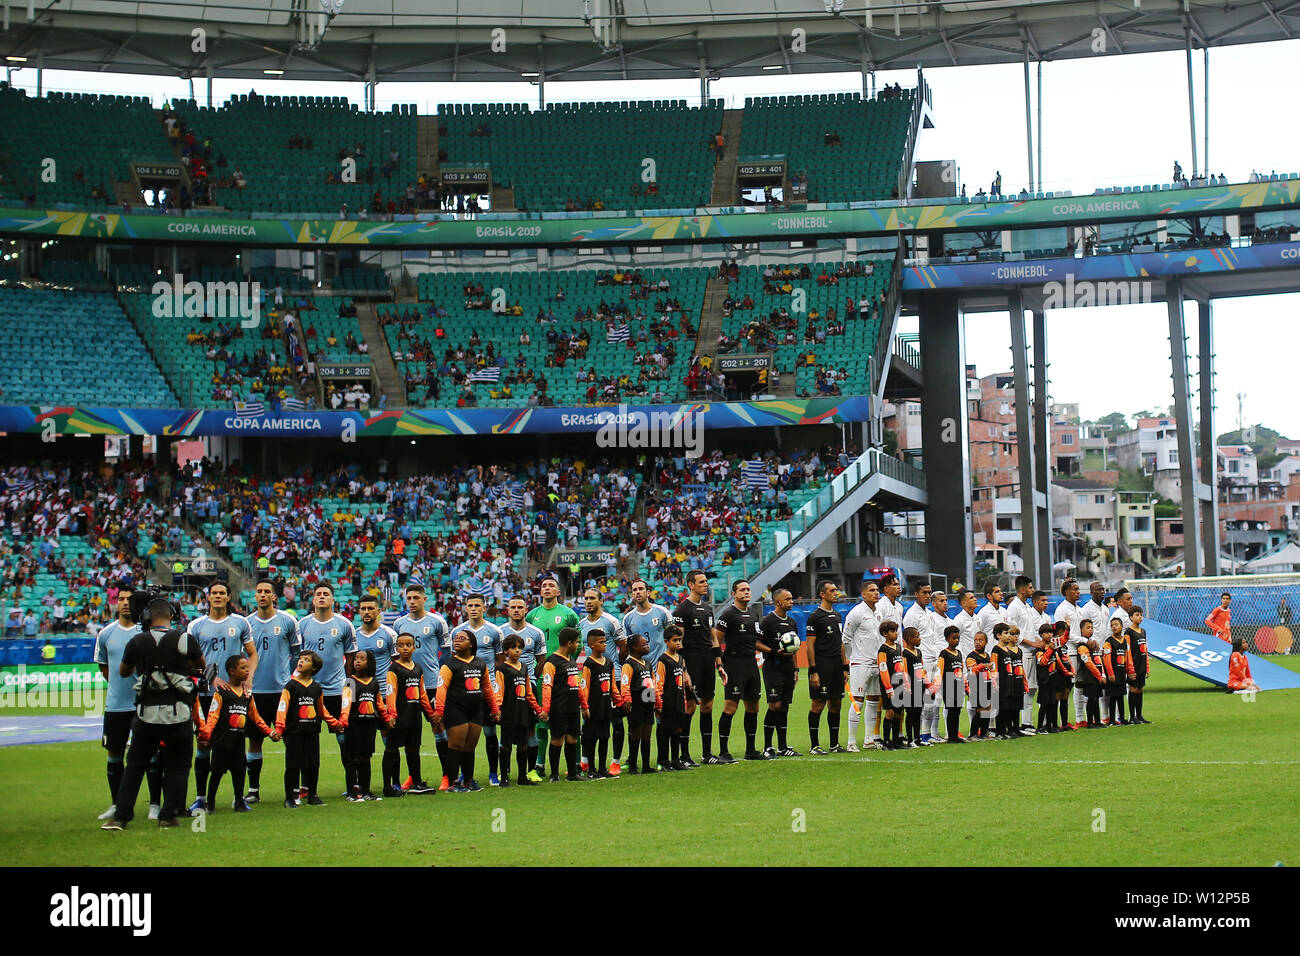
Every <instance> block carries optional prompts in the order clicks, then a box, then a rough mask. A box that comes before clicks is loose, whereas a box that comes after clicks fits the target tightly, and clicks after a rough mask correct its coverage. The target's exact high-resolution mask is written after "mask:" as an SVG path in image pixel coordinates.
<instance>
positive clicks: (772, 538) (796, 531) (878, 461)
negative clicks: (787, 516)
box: [742, 448, 929, 594]
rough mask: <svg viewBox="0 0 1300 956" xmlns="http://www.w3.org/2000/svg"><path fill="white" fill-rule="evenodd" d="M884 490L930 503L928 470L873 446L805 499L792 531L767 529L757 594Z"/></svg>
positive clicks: (752, 581) (752, 582)
mask: <svg viewBox="0 0 1300 956" xmlns="http://www.w3.org/2000/svg"><path fill="white" fill-rule="evenodd" d="M882 493H883V494H887V495H895V496H897V497H899V498H903V499H905V500H907V501H911V502H915V503H916V504H918V505H925V504H927V503H928V501H929V497H928V495H927V494H926V490H925V473H924V472H923V471H921V470H920V469H919V468H915V467H913V466H911V465H908V464H905V463H903V462H901V461H899V460H898V459H897V458H893V457H892V456H890V455H886V454H885V453H884V452H882V451H880V450H879V449H876V448H872V449H870V450H868V451H867V453H866V454H865V455H861V456H859V457H858V458H857V459H855V460H854V461H853V462H851V463H850V464H849V467H848V468H847V469H846V470H844V471H842V472H841V473H840V474H838V475H836V476H835V477H834V478H833V479H832V480H831V482H830V484H828V485H827V486H826V487H824V488H822V489H821V490H820V491H819V492H818V493H817V494H816V495H815V496H814V497H813V498H811V499H810V500H809V501H807V502H805V503H804V504H803V506H802V507H800V508H799V509H798V510H797V511H796V512H795V513H794V517H793V519H791V520H790V521H789V522H788V530H787V529H785V528H777V529H774V530H767V529H765V530H764V532H763V535H762V538H761V539H760V548H759V559H758V565H759V570H758V571H757V573H755V574H752V575H751V576H750V578H749V582H750V585H751V587H752V588H753V589H754V593H755V594H762V593H764V592H765V591H766V590H767V589H768V588H772V587H775V586H776V584H777V583H778V582H779V581H780V580H781V579H782V578H783V577H785V576H786V575H787V574H789V573H790V570H791V568H793V567H795V566H796V565H798V564H799V562H801V561H803V560H804V559H805V558H807V557H808V555H810V554H812V553H813V551H814V550H815V549H816V548H817V547H818V546H819V545H821V544H822V542H824V541H825V540H826V539H827V538H829V537H830V536H831V535H833V534H835V532H836V531H837V530H839V529H840V528H841V527H843V526H844V525H845V524H846V523H847V522H848V521H849V520H850V519H852V517H853V516H854V515H855V514H857V513H858V512H859V511H860V510H861V509H862V508H864V507H865V506H866V505H867V503H868V502H870V501H873V500H874V499H875V498H876V496H877V495H880V494H882ZM783 523H784V522H783ZM888 557H893V556H892V555H890V556H888ZM751 560H753V559H751V558H746V559H745V562H744V563H745V564H748V563H749V562H750V561H751ZM742 573H744V572H743V570H742Z"/></svg>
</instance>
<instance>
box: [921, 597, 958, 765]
mask: <svg viewBox="0 0 1300 956" xmlns="http://www.w3.org/2000/svg"><path fill="white" fill-rule="evenodd" d="M951 626H952V619H951V618H949V617H948V595H947V593H945V592H944V590H943V589H942V588H940V589H939V590H938V591H934V592H932V593H931V594H930V629H931V631H932V632H933V633H934V635H935V639H936V640H937V641H938V642H939V645H940V647H939V649H938V650H937V651H935V652H934V661H935V663H934V670H928V668H929V666H930V665H929V664H928V663H927V664H926V667H927V673H928V674H929V675H930V676H931V677H935V676H936V675H937V674H938V673H939V654H940V653H942V652H943V651H944V650H946V649H947V647H948V639H947V638H945V637H944V636H943V632H944V631H945V630H947V629H948V628H949V627H951ZM921 650H922V651H924V650H925V646H924V645H922V647H921ZM926 660H927V661H928V660H929V659H928V658H926ZM962 660H963V661H964V660H965V658H964V657H963V658H962ZM935 686H936V687H938V686H939V682H938V680H936V681H935ZM923 716H924V715H923ZM943 717H944V704H943V700H942V698H940V697H936V698H935V700H934V713H933V714H932V715H931V721H930V736H931V737H932V738H934V739H935V740H941V741H946V740H947V739H948V736H947V734H948V728H947V726H946V723H945V721H944V719H943Z"/></svg>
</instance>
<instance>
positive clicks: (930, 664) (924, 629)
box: [903, 584, 944, 743]
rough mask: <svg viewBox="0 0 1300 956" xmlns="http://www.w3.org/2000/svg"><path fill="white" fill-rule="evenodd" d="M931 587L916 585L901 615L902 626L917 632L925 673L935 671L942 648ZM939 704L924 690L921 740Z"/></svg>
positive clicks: (926, 740)
mask: <svg viewBox="0 0 1300 956" xmlns="http://www.w3.org/2000/svg"><path fill="white" fill-rule="evenodd" d="M931 593H933V589H932V588H931V587H930V585H929V584H922V585H920V586H918V587H917V589H916V593H915V594H913V595H912V597H913V601H912V606H911V607H909V608H908V609H907V613H906V614H904V615H903V627H904V628H909V627H914V628H916V632H917V634H919V635H920V638H921V663H923V664H924V665H925V672H926V673H927V674H934V673H936V669H935V665H936V664H937V663H938V660H939V651H941V650H943V647H944V644H943V635H942V633H940V634H939V635H935V633H934V620H933V618H931V617H930V595H931ZM938 713H939V706H938V704H937V703H936V701H935V700H934V698H933V696H932V695H931V694H930V693H929V692H926V694H925V697H924V699H923V700H922V702H921V742H922V743H929V742H930V737H931V734H930V727H931V724H932V723H937V722H938V719H939V718H938Z"/></svg>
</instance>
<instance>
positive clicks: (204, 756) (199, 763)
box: [194, 750, 212, 796]
mask: <svg viewBox="0 0 1300 956" xmlns="http://www.w3.org/2000/svg"><path fill="white" fill-rule="evenodd" d="M211 771H212V757H211V756H210V754H209V751H207V750H200V751H199V752H198V754H197V755H196V756H195V757H194V792H195V794H196V795H198V796H202V795H203V794H205V793H207V792H208V774H209V773H210V772H211Z"/></svg>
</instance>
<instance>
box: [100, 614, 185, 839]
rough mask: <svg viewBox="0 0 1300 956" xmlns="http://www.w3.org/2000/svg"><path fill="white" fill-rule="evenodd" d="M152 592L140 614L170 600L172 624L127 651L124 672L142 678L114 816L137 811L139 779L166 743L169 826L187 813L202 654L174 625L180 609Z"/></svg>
mask: <svg viewBox="0 0 1300 956" xmlns="http://www.w3.org/2000/svg"><path fill="white" fill-rule="evenodd" d="M149 597H150V600H149V603H148V605H147V607H146V608H145V610H144V614H143V615H142V616H141V617H137V618H136V619H137V620H144V621H152V620H153V615H154V613H155V611H156V610H157V609H158V607H159V605H160V604H165V605H166V607H167V613H168V614H169V615H170V616H171V626H169V627H167V628H162V627H152V626H151V627H148V628H146V629H145V630H143V631H141V632H140V633H139V634H137V635H136V636H135V637H134V638H132V639H131V641H130V643H129V644H127V646H126V648H125V649H124V650H123V652H122V670H123V672H124V676H125V675H126V674H127V673H129V672H130V671H131V670H133V671H134V672H135V673H136V675H137V677H136V692H135V717H134V719H133V720H132V721H131V746H130V747H129V748H128V750H127V753H126V770H125V772H124V773H123V774H122V782H121V784H120V786H119V788H118V794H117V811H116V814H115V819H117V820H118V821H120V822H122V823H126V822H129V821H130V820H131V819H132V818H133V817H134V816H135V801H136V797H137V796H138V795H139V792H140V784H141V782H142V781H143V780H144V775H145V771H146V770H147V769H148V767H149V762H150V761H151V760H152V759H153V756H154V754H155V753H156V752H158V750H159V748H160V747H161V750H162V752H161V755H160V762H161V764H162V772H163V802H162V809H161V811H160V812H159V814H158V820H159V823H160V824H162V825H164V826H166V825H167V824H168V823H169V822H170V823H174V822H175V820H176V817H177V816H179V815H181V814H183V813H184V812H185V791H186V787H187V785H188V781H189V770H190V763H191V760H192V758H193V751H194V719H195V717H194V711H195V708H194V701H195V698H196V697H197V688H196V678H197V675H199V674H200V673H202V670H203V653H202V651H201V650H200V649H199V646H198V642H197V641H196V640H195V639H194V638H192V637H190V636H189V635H188V634H187V633H186V632H185V631H184V630H183V629H181V628H177V627H175V626H174V625H175V623H176V621H177V620H178V619H179V617H180V614H179V608H177V607H176V606H175V605H174V604H171V603H170V602H167V601H166V600H165V599H164V598H162V597H161V596H158V595H150V596H149ZM128 669H129V670H128Z"/></svg>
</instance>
